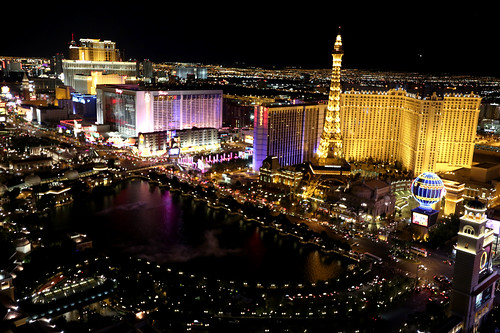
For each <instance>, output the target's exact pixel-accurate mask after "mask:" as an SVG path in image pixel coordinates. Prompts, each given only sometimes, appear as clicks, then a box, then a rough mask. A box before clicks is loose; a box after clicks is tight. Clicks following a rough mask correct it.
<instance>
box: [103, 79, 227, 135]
mask: <svg viewBox="0 0 500 333" xmlns="http://www.w3.org/2000/svg"><path fill="white" fill-rule="evenodd" d="M96 92H97V103H96V104H97V123H98V124H108V125H110V129H111V131H115V132H118V133H120V134H121V135H122V136H124V137H137V136H138V135H139V133H148V132H158V131H168V130H182V129H190V128H193V127H198V128H217V129H218V128H220V127H221V126H222V90H175V91H173V90H153V89H144V88H142V87H139V86H138V85H102V86H99V87H98V88H97V89H96Z"/></svg>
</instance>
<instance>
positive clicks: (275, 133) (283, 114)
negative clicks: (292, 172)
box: [252, 104, 326, 170]
mask: <svg viewBox="0 0 500 333" xmlns="http://www.w3.org/2000/svg"><path fill="white" fill-rule="evenodd" d="M325 110H326V104H297V105H278V104H267V105H260V106H256V107H255V110H254V139H253V140H254V141H253V145H254V153H253V166H252V167H253V169H254V170H259V168H260V167H261V166H262V162H263V161H264V159H266V157H268V156H275V157H276V158H277V159H278V162H279V165H280V167H284V166H287V165H295V164H300V163H304V162H306V161H310V160H311V159H312V157H313V156H314V153H315V152H316V149H317V148H318V144H319V140H320V136H321V133H322V131H323V122H324V116H325Z"/></svg>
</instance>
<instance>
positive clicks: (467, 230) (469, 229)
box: [462, 225, 474, 235]
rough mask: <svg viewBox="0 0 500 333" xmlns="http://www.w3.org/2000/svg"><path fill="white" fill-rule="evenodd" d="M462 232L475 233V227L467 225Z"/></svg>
mask: <svg viewBox="0 0 500 333" xmlns="http://www.w3.org/2000/svg"><path fill="white" fill-rule="evenodd" d="M462 232H463V233H464V234H468V235H474V228H473V227H471V226H470V225H465V226H464V228H463V229H462Z"/></svg>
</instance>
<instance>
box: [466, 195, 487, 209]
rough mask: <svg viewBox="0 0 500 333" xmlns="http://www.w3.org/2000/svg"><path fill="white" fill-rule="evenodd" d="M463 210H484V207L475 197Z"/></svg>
mask: <svg viewBox="0 0 500 333" xmlns="http://www.w3.org/2000/svg"><path fill="white" fill-rule="evenodd" d="M465 208H466V209H472V210H486V205H485V204H484V203H482V202H481V201H479V198H478V197H475V198H474V200H471V201H469V202H467V203H466V204H465Z"/></svg>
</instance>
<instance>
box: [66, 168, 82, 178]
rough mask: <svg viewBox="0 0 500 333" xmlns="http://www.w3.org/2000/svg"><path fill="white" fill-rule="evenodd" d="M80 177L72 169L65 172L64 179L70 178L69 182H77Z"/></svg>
mask: <svg viewBox="0 0 500 333" xmlns="http://www.w3.org/2000/svg"><path fill="white" fill-rule="evenodd" d="M78 176H79V175H78V171H76V170H73V169H71V170H66V171H65V172H64V177H66V178H68V179H69V180H75V179H77V178H78Z"/></svg>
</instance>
